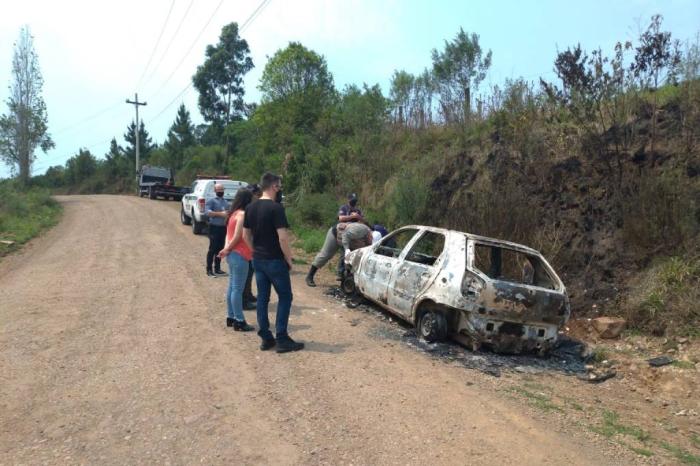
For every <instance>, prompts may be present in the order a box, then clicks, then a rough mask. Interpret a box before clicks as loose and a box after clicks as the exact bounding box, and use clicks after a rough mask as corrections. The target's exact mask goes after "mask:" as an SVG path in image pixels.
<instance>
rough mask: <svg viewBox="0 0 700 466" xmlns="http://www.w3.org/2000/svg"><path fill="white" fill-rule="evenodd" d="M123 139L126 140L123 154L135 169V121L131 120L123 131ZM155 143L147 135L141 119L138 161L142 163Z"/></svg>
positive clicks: (154, 146)
mask: <svg viewBox="0 0 700 466" xmlns="http://www.w3.org/2000/svg"><path fill="white" fill-rule="evenodd" d="M124 140H125V141H126V142H127V146H126V149H124V154H125V155H126V159H127V160H128V162H129V164H130V166H132V167H134V170H135V169H136V168H135V167H136V123H134V121H133V120H131V124H130V125H129V126H128V127H127V129H126V133H124ZM155 148H156V145H155V144H153V141H152V140H151V136H149V135H148V131H146V127H145V125H144V123H143V120H141V122H140V124H139V158H140V162H141V163H143V162H145V161H146V160H148V155H149V154H150V153H151V151H152V150H153V149H155Z"/></svg>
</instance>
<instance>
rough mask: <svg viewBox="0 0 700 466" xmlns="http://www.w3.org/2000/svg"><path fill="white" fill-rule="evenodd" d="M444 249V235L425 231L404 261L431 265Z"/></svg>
mask: <svg viewBox="0 0 700 466" xmlns="http://www.w3.org/2000/svg"><path fill="white" fill-rule="evenodd" d="M444 248H445V235H442V234H440V233H433V232H432V231H426V232H425V234H424V235H423V236H422V237H421V238H420V239H419V240H418V241H417V242H416V244H415V245H414V246H413V247H412V248H411V251H410V252H409V253H408V254H407V255H406V260H407V261H410V262H417V263H419V264H424V265H433V264H435V261H437V259H438V257H440V255H441V254H442V250H443V249H444Z"/></svg>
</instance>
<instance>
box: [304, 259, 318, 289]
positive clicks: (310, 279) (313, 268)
mask: <svg viewBox="0 0 700 466" xmlns="http://www.w3.org/2000/svg"><path fill="white" fill-rule="evenodd" d="M317 270H318V268H317V267H316V266H315V265H312V266H311V268H310V269H309V273H307V274H306V284H307V285H308V286H310V287H311V288H313V287H315V286H316V282H314V275H316V271H317Z"/></svg>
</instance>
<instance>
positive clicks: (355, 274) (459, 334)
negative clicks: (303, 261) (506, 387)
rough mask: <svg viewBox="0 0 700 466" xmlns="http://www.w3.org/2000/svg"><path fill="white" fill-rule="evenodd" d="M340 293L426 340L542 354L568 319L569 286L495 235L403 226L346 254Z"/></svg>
mask: <svg viewBox="0 0 700 466" xmlns="http://www.w3.org/2000/svg"><path fill="white" fill-rule="evenodd" d="M345 262H346V268H347V269H348V274H349V275H348V279H347V280H346V281H345V282H343V289H344V291H346V292H348V293H350V292H359V293H360V294H362V295H363V296H364V297H366V298H368V299H369V300H371V301H374V302H375V303H377V304H379V305H381V306H382V307H384V308H386V309H387V310H388V311H390V312H391V313H393V314H396V315H397V316H399V317H400V318H402V319H404V320H406V321H408V322H410V323H412V324H413V325H415V326H416V328H417V329H418V333H419V334H420V336H421V337H423V338H424V339H425V340H427V341H430V342H432V341H441V340H445V339H447V338H448V337H449V338H452V339H454V340H456V341H458V342H460V343H462V344H464V345H466V346H468V347H471V348H472V349H474V350H477V349H478V348H480V347H482V346H483V347H490V348H491V349H493V350H494V351H496V352H501V353H520V352H536V353H539V354H544V353H545V352H546V351H547V350H548V349H549V348H551V347H552V345H553V344H554V343H555V342H556V340H557V334H558V330H559V329H560V328H561V327H562V326H563V325H564V324H565V323H566V321H567V320H568V319H569V315H570V312H571V311H570V305H569V298H568V296H567V294H566V288H565V287H564V284H563V283H562V281H561V280H560V279H559V277H558V276H557V274H556V273H555V272H554V269H552V267H551V266H550V265H549V263H547V261H546V260H545V258H544V257H543V256H542V254H540V253H539V252H537V251H535V250H534V249H531V248H529V247H526V246H523V245H520V244H516V243H511V242H508V241H501V240H497V239H492V238H486V237H482V236H477V235H472V234H469V233H462V232H459V231H454V230H446V229H442V228H433V227H428V226H415V225H412V226H406V227H403V228H400V229H398V230H396V231H393V232H392V233H390V234H389V235H387V236H386V237H384V238H383V239H382V240H381V241H379V242H377V243H375V244H373V245H372V246H367V247H365V248H362V249H357V250H355V251H352V252H349V253H348V255H347V256H346V258H345Z"/></svg>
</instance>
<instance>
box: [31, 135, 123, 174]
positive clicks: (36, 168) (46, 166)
mask: <svg viewBox="0 0 700 466" xmlns="http://www.w3.org/2000/svg"><path fill="white" fill-rule="evenodd" d="M112 139H116V137H115V136H112V137H111V138H109V139H107V140H106V141H100V142H96V143H93V144H90V145H89V146H79V147H78V149H77V150H76V152H75V153H73V154H63V155H62V156H61V158H63V159H64V161H63V163H60V164H59V163H58V162H57V163H48V164H47V163H44V164H41V165H40V166H37V165H36V164H34V165H32V172H34V171H41V170H47V169H49V168H51V167H54V166H56V165H65V164H66V162H67V161H68V159H70V158H71V157H73V156H75V155H78V154H79V153H80V150H81V149H82V150H90V149H92V148H93V147H96V146H100V145H102V144H106V143H108V142H112Z"/></svg>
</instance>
